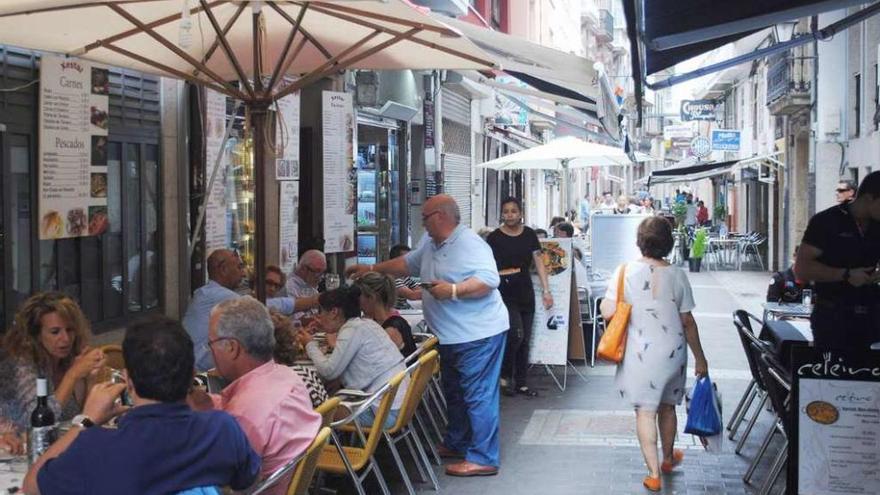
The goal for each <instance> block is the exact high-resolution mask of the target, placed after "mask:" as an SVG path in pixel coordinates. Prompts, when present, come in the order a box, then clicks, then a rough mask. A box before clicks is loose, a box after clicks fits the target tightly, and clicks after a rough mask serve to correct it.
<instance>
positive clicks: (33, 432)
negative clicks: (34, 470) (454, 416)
mask: <svg viewBox="0 0 880 495" xmlns="http://www.w3.org/2000/svg"><path fill="white" fill-rule="evenodd" d="M48 393H49V392H48V387H47V385H46V379H45V378H37V407H36V408H34V412H32V413H31V428H30V431H29V432H28V455H29V459H30V462H31V464H33V463H35V462H36V461H37V459H38V458H39V457H40V456H41V455H43V452H46V450H48V449H49V446H50V445H52V443H53V442H54V441H55V438H56V432H57V427H58V425H57V423H55V413H54V412H52V408H50V407H49V399H48Z"/></svg>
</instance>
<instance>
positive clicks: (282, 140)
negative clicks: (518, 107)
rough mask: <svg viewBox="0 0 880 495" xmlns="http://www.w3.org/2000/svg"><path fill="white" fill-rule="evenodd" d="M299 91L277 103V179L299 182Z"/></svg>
mask: <svg viewBox="0 0 880 495" xmlns="http://www.w3.org/2000/svg"><path fill="white" fill-rule="evenodd" d="M299 95H300V93H299V91H297V92H295V93H293V94H291V95H288V96H285V97H284V98H281V99H280V100H278V101H277V102H276V107H277V108H276V110H277V113H276V115H277V119H278V120H277V122H276V125H275V178H276V179H277V180H299V112H300V105H299Z"/></svg>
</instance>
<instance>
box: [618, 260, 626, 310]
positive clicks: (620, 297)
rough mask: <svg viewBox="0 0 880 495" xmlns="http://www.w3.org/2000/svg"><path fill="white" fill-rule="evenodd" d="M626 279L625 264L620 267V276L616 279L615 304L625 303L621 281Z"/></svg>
mask: <svg viewBox="0 0 880 495" xmlns="http://www.w3.org/2000/svg"><path fill="white" fill-rule="evenodd" d="M624 277H626V263H624V264H622V265H620V276H619V277H617V302H626V298H625V297H624V296H623V279H624Z"/></svg>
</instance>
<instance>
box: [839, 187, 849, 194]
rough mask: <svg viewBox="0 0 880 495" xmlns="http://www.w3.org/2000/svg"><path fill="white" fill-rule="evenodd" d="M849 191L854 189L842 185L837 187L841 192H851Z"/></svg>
mask: <svg viewBox="0 0 880 495" xmlns="http://www.w3.org/2000/svg"><path fill="white" fill-rule="evenodd" d="M849 191H852V189H849V188H840V187H838V188H837V192H839V193H845V192H849Z"/></svg>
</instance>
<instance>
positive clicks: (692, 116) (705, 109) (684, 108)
mask: <svg viewBox="0 0 880 495" xmlns="http://www.w3.org/2000/svg"><path fill="white" fill-rule="evenodd" d="M716 106H718V102H716V101H715V100H682V101H681V120H682V121H684V122H690V121H691V120H715V107H716Z"/></svg>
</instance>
